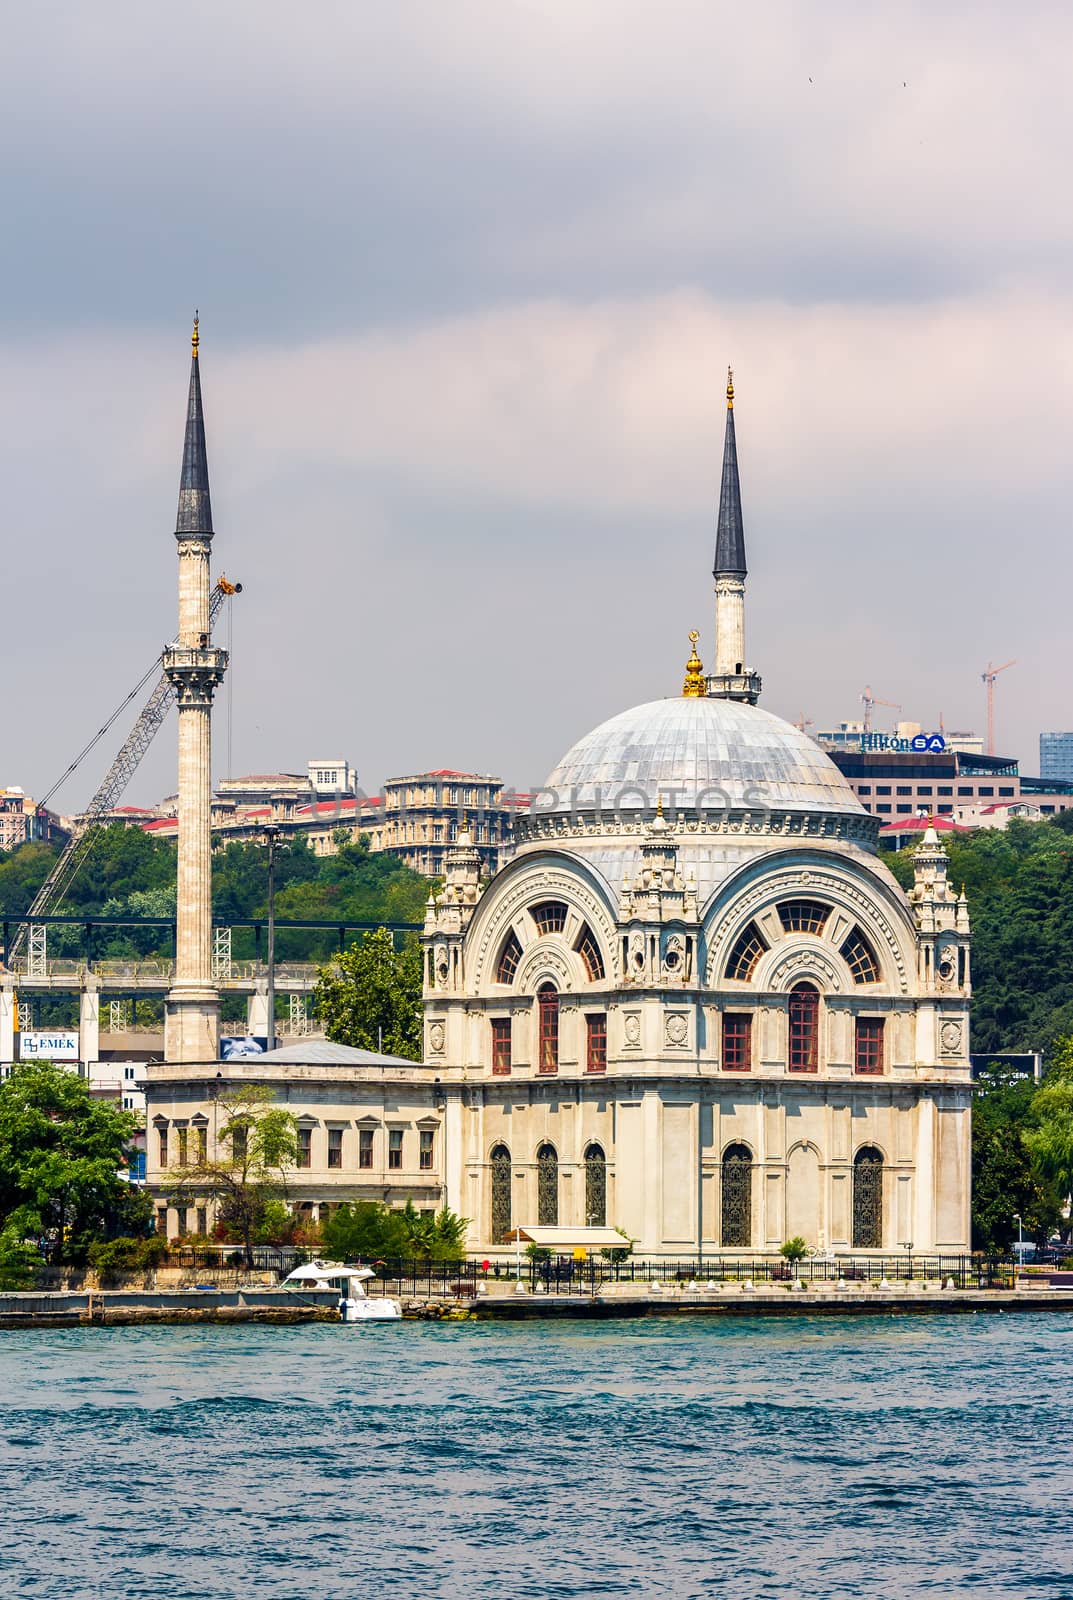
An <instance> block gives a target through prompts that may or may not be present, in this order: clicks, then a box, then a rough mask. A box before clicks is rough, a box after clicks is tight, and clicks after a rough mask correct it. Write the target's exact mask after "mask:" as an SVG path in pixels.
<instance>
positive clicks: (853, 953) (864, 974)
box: [840, 928, 879, 983]
mask: <svg viewBox="0 0 1073 1600" xmlns="http://www.w3.org/2000/svg"><path fill="white" fill-rule="evenodd" d="M840 954H841V956H842V959H843V961H844V962H845V963H846V965H847V966H848V967H849V970H850V972H851V973H852V974H853V981H854V983H878V982H879V962H878V961H877V960H876V954H875V951H874V950H873V949H872V946H871V945H870V944H869V943H868V940H867V939H866V938H865V936H864V934H863V933H862V932H861V930H860V928H854V930H853V932H852V933H851V934H850V936H849V938H848V939H847V940H846V942H845V944H844V945H843V946H842V949H841V952H840Z"/></svg>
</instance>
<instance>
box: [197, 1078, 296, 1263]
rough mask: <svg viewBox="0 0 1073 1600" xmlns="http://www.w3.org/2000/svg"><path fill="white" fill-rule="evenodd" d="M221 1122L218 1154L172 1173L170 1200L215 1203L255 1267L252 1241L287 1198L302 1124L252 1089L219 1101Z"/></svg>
mask: <svg viewBox="0 0 1073 1600" xmlns="http://www.w3.org/2000/svg"><path fill="white" fill-rule="evenodd" d="M217 1119H218V1132H217V1141H216V1145H217V1147H216V1150H215V1151H213V1152H210V1151H209V1150H208V1149H206V1153H205V1155H204V1157H202V1158H201V1159H199V1160H197V1161H195V1162H193V1163H192V1164H190V1165H187V1166H185V1167H180V1168H179V1169H178V1171H177V1172H175V1173H174V1174H173V1186H172V1197H173V1199H174V1200H175V1203H176V1204H178V1205H188V1204H189V1203H190V1202H191V1201H192V1200H195V1199H208V1200H212V1201H214V1202H215V1205H216V1217H217V1221H218V1222H219V1223H221V1224H222V1225H223V1227H224V1228H225V1229H227V1231H228V1232H229V1233H231V1234H232V1236H233V1237H235V1238H236V1239H237V1240H239V1241H240V1242H241V1244H242V1247H243V1252H244V1254H245V1258H246V1265H247V1266H248V1267H252V1266H253V1244H254V1239H255V1237H257V1236H258V1234H259V1232H260V1230H262V1229H263V1228H264V1226H265V1224H266V1222H267V1221H268V1220H269V1219H270V1217H271V1216H272V1215H273V1212H272V1210H271V1207H272V1206H273V1203H278V1202H280V1201H282V1200H283V1198H284V1197H285V1195H286V1192H287V1173H288V1171H289V1170H290V1169H291V1168H293V1167H295V1166H296V1165H297V1162H298V1125H297V1123H296V1122H295V1119H294V1117H293V1116H292V1114H291V1113H290V1112H289V1111H284V1110H283V1109H282V1107H280V1106H274V1105H272V1104H271V1103H270V1096H269V1092H268V1091H267V1090H265V1089H259V1088H257V1087H255V1086H253V1085H249V1086H247V1087H243V1088H238V1089H236V1090H235V1091H234V1092H233V1093H232V1094H230V1095H229V1096H228V1097H227V1098H223V1097H221V1098H220V1099H219V1101H218V1102H217Z"/></svg>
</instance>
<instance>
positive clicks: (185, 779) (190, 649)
mask: <svg viewBox="0 0 1073 1600" xmlns="http://www.w3.org/2000/svg"><path fill="white" fill-rule="evenodd" d="M198 342H199V340H198V319H197V315H196V314H195V316H194V332H193V337H192V339H191V363H190V391H189V397H188V400H187V407H186V435H185V438H184V441H183V465H182V473H181V475H180V478H179V514H178V517H177V519H176V527H175V538H176V541H177V543H178V547H179V631H178V635H177V637H176V640H175V643H174V644H173V645H170V646H169V647H168V649H167V650H165V651H164V657H163V667H164V671H165V673H166V674H167V676H168V678H169V680H170V681H171V684H172V686H173V688H174V690H175V698H176V700H177V702H178V706H179V807H178V821H179V842H178V864H177V894H176V908H175V919H176V920H175V976H174V980H173V982H172V986H171V988H170V990H169V991H168V996H167V1000H166V1002H165V1016H164V1059H165V1060H166V1061H176V1062H186V1063H195V1062H213V1061H215V1060H216V1056H217V1052H218V1048H219V1042H218V1041H219V1031H220V996H219V991H218V990H217V989H216V987H215V985H214V984H213V981H212V837H211V834H210V831H209V820H210V812H211V803H212V793H211V787H210V773H211V760H212V697H213V694H214V692H215V690H216V687H217V685H218V684H219V682H220V680H221V678H222V677H223V675H224V671H225V669H226V667H227V651H226V650H216V649H214V648H213V645H212V640H211V637H210V628H211V620H210V611H209V604H210V595H209V589H210V585H209V553H210V551H211V549H212V538H213V533H212V505H211V502H210V499H209V466H208V458H207V455H206V451H205V418H204V415H203V413H202V409H201V371H200V362H199V358H198Z"/></svg>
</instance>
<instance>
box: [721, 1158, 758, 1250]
mask: <svg viewBox="0 0 1073 1600" xmlns="http://www.w3.org/2000/svg"><path fill="white" fill-rule="evenodd" d="M722 1211H723V1231H722V1242H723V1245H724V1247H731V1248H736V1249H748V1247H749V1246H750V1245H751V1244H752V1242H753V1153H752V1151H751V1150H750V1149H749V1146H748V1145H746V1144H728V1145H727V1147H726V1149H725V1150H724V1151H723V1195H722Z"/></svg>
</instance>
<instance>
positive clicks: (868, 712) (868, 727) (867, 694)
mask: <svg viewBox="0 0 1073 1600" xmlns="http://www.w3.org/2000/svg"><path fill="white" fill-rule="evenodd" d="M861 700H862V701H863V703H864V731H865V733H871V731H872V707H873V706H890V708H891V710H892V711H900V710H901V709H902V708H901V706H900V705H896V704H895V702H894V701H893V700H881V699H880V698H879V696H878V695H876V694H873V693H872V691H871V688H870V687H869V685H868V684H865V686H864V693H863V694H862V695H861Z"/></svg>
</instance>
